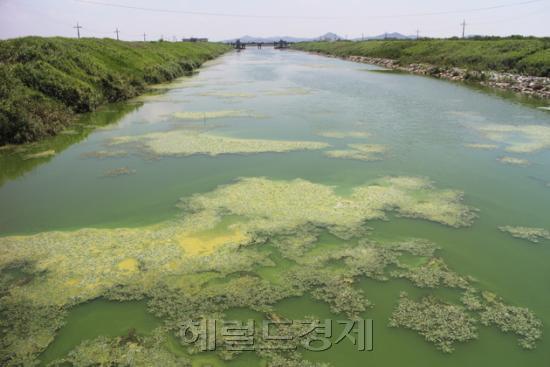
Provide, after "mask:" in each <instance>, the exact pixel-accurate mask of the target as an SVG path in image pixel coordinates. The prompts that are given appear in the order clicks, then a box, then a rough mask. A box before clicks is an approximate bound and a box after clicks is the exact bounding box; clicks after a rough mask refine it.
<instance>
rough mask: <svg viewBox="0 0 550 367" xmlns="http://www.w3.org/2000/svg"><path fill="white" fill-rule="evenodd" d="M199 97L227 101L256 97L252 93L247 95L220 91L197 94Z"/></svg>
mask: <svg viewBox="0 0 550 367" xmlns="http://www.w3.org/2000/svg"><path fill="white" fill-rule="evenodd" d="M199 96H203V97H219V98H228V99H233V98H254V97H256V95H254V94H252V93H247V92H222V91H218V92H204V93H199Z"/></svg>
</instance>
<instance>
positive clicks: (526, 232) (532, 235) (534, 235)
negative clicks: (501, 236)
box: [498, 226, 550, 243]
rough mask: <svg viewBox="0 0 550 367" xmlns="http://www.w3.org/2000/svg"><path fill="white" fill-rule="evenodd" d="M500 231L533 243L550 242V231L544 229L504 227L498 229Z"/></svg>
mask: <svg viewBox="0 0 550 367" xmlns="http://www.w3.org/2000/svg"><path fill="white" fill-rule="evenodd" d="M498 229H500V230H501V231H502V232H504V233H508V234H510V235H511V236H512V237H515V238H520V239H523V240H527V241H530V242H533V243H539V242H540V241H544V240H550V231H548V230H546V229H544V228H531V227H514V226H502V227H498Z"/></svg>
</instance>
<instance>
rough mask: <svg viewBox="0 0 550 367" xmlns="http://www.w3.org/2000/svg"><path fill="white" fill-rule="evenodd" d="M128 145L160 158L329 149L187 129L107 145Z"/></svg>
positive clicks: (320, 145)
mask: <svg viewBox="0 0 550 367" xmlns="http://www.w3.org/2000/svg"><path fill="white" fill-rule="evenodd" d="M131 143H137V144H139V145H140V146H142V147H143V149H145V150H146V151H147V152H148V153H150V154H154V155H161V156H162V155H165V156H170V155H173V156H190V155H193V154H206V155H210V156H217V155H220V154H238V153H242V154H251V153H264V152H275V153H282V152H290V151H296V150H318V149H323V148H326V147H328V146H329V145H328V144H326V143H319V142H314V141H281V140H265V139H239V138H230V137H225V136H220V135H212V134H210V133H204V132H200V131H196V130H189V129H186V130H174V131H169V132H160V133H151V134H145V135H140V136H122V137H117V138H114V139H113V140H112V141H111V142H110V145H113V146H117V145H122V144H131Z"/></svg>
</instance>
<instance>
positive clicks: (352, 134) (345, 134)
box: [317, 130, 370, 139]
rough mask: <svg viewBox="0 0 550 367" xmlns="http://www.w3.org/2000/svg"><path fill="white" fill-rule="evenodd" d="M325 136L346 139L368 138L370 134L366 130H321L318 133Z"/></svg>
mask: <svg viewBox="0 0 550 367" xmlns="http://www.w3.org/2000/svg"><path fill="white" fill-rule="evenodd" d="M317 135H319V136H323V137H325V138H334V139H344V138H368V137H369V136H370V134H369V133H368V132H365V131H334V130H329V131H321V132H319V133H317Z"/></svg>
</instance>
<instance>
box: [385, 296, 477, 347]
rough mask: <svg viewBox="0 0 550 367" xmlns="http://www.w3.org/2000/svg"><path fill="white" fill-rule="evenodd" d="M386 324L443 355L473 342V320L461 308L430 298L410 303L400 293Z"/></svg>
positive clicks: (474, 337) (475, 328)
mask: <svg viewBox="0 0 550 367" xmlns="http://www.w3.org/2000/svg"><path fill="white" fill-rule="evenodd" d="M389 325H390V326H391V327H403V328H406V329H411V330H414V331H416V332H417V333H419V334H420V335H422V336H423V337H424V338H425V339H426V340H427V341H428V342H430V343H433V344H434V345H435V346H436V347H437V348H438V349H440V350H442V351H443V352H445V353H451V352H452V351H453V350H454V344H456V343H464V342H467V341H470V340H473V339H477V327H476V320H475V319H474V318H473V317H471V316H470V315H469V314H468V313H467V312H466V310H465V309H464V308H463V307H460V306H457V305H453V304H450V303H446V302H443V301H441V300H438V299H437V298H435V297H431V296H428V297H424V298H422V299H421V300H420V301H414V300H412V299H410V298H409V297H408V295H407V294H406V293H402V294H401V296H400V298H399V304H398V305H397V307H396V308H395V310H394V311H393V314H392V316H391V318H390V323H389Z"/></svg>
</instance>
